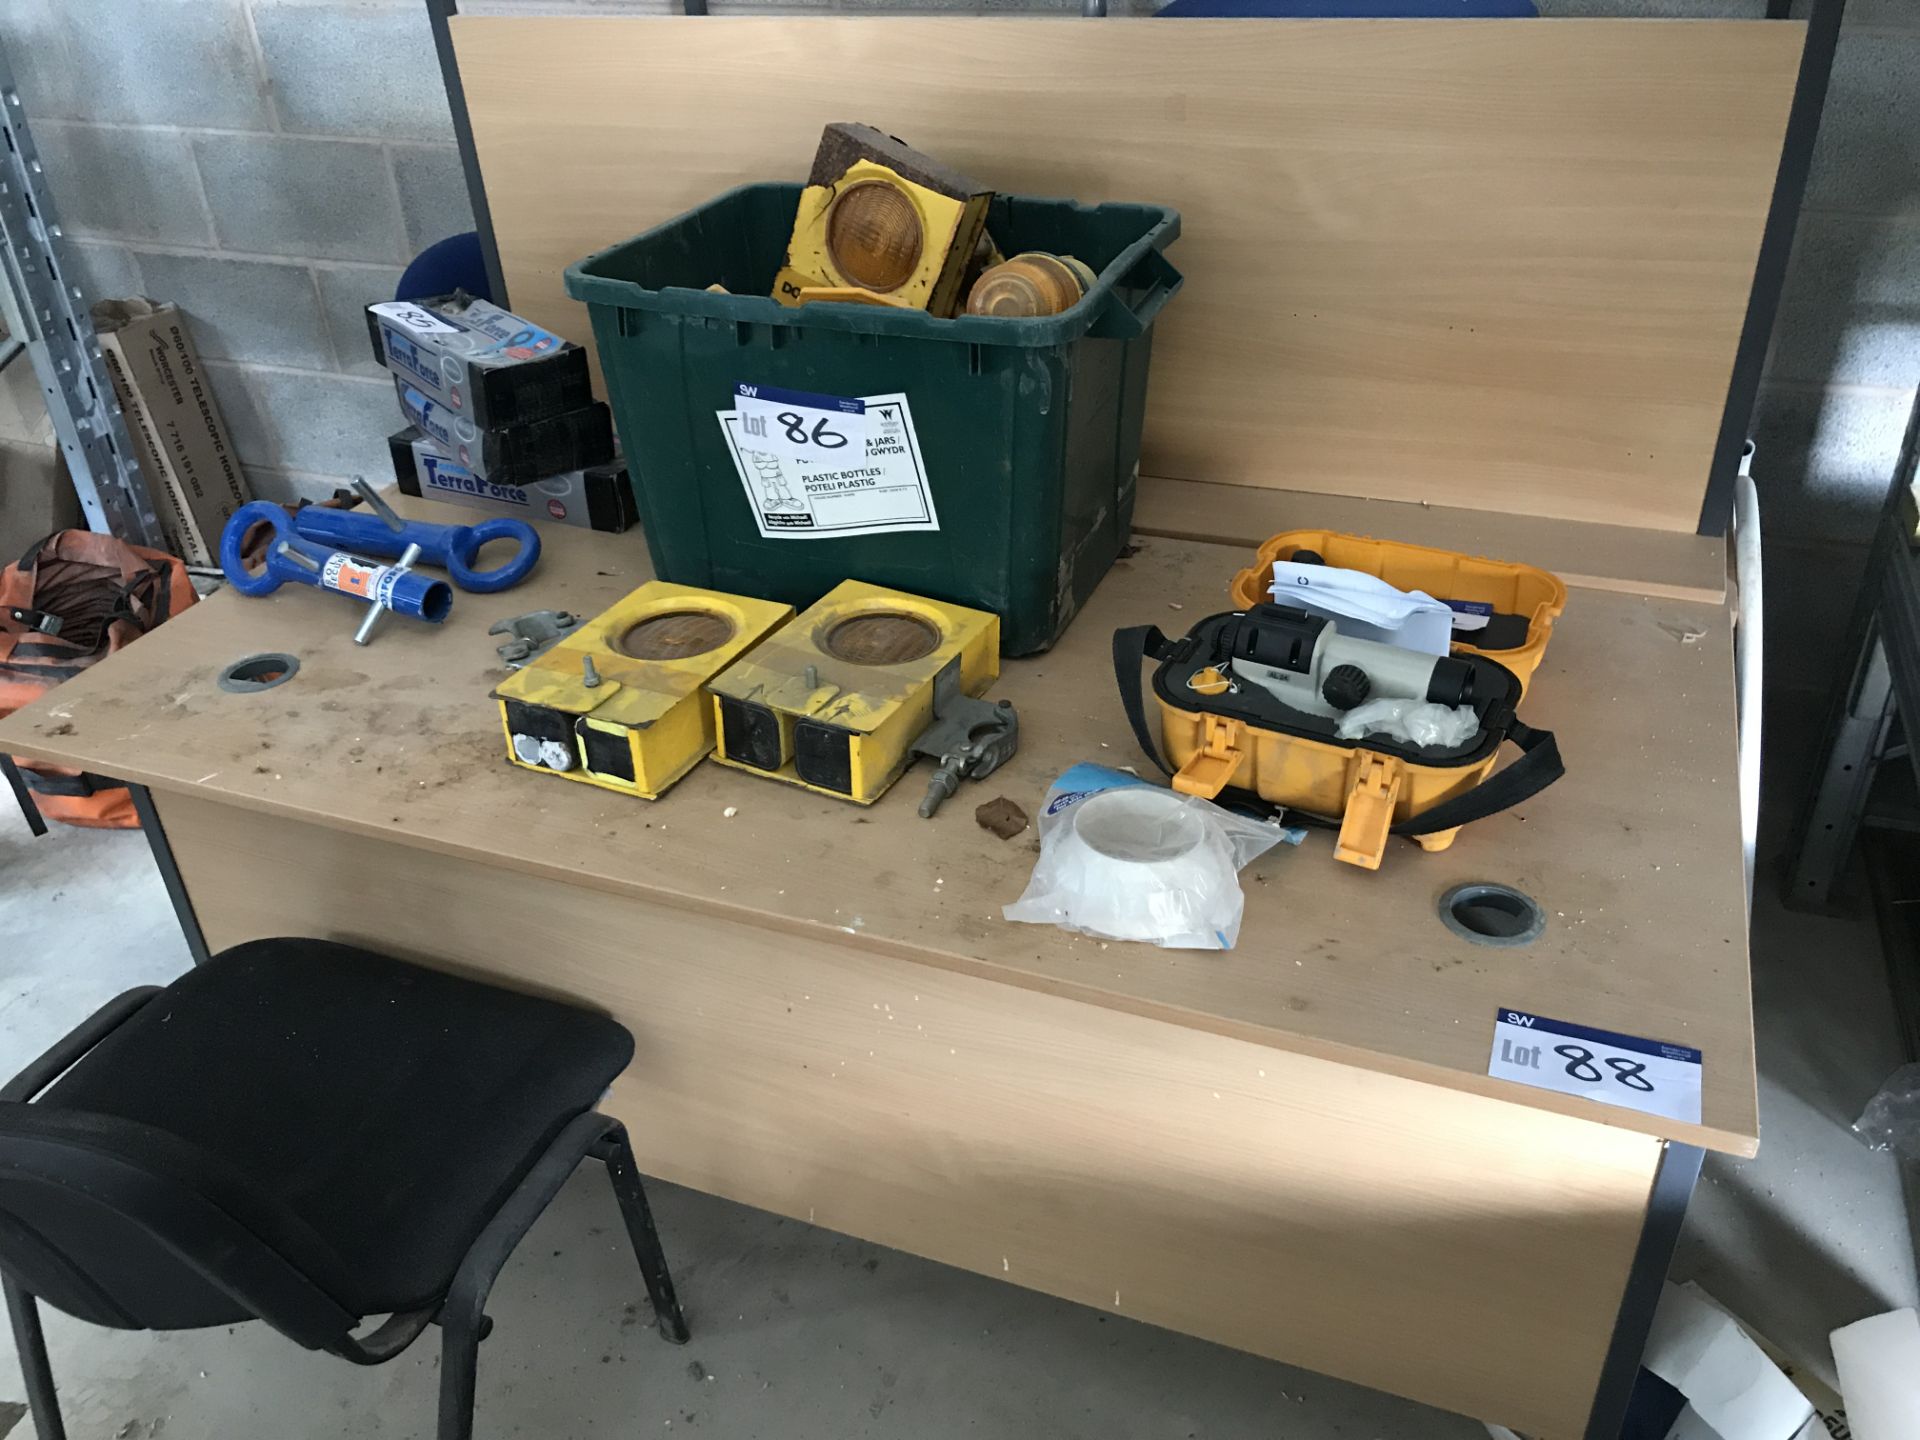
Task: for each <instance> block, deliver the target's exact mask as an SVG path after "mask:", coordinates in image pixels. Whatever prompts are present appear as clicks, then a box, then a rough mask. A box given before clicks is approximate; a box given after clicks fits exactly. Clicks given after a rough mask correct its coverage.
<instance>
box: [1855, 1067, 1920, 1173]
mask: <svg viewBox="0 0 1920 1440" xmlns="http://www.w3.org/2000/svg"><path fill="white" fill-rule="evenodd" d="M1853 1133H1854V1134H1856V1135H1858V1136H1859V1137H1860V1138H1861V1139H1862V1140H1863V1141H1865V1142H1866V1144H1867V1146H1868V1148H1870V1149H1873V1150H1891V1151H1893V1152H1894V1153H1895V1154H1896V1155H1899V1156H1900V1157H1901V1158H1903V1159H1906V1160H1920V1065H1902V1066H1901V1067H1900V1068H1899V1069H1898V1070H1896V1071H1894V1072H1893V1074H1891V1075H1889V1076H1888V1077H1887V1083H1886V1084H1884V1085H1882V1086H1881V1087H1880V1089H1879V1092H1878V1093H1877V1094H1875V1095H1874V1097H1873V1098H1872V1099H1871V1100H1869V1101H1867V1108H1866V1109H1864V1110H1862V1111H1861V1112H1860V1118H1859V1119H1858V1120H1856V1121H1854V1122H1853Z"/></svg>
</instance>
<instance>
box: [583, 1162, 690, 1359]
mask: <svg viewBox="0 0 1920 1440" xmlns="http://www.w3.org/2000/svg"><path fill="white" fill-rule="evenodd" d="M593 1148H594V1153H595V1154H596V1155H598V1156H599V1157H600V1158H601V1159H602V1160H603V1161H605V1162H606V1166H607V1175H608V1176H609V1177H610V1178H611V1179H612V1181H613V1193H614V1195H615V1196H616V1197H617V1198H618V1199H619V1201H620V1215H621V1218H622V1219H624V1220H625V1221H626V1222H627V1237H628V1238H629V1239H630V1240H632V1241H633V1253H634V1255H635V1256H636V1257H638V1259H639V1261H640V1276H641V1278H642V1279H643V1280H645V1281H646V1282H647V1298H648V1299H650V1300H652V1301H653V1321H654V1324H655V1325H657V1326H658V1327H659V1330H660V1337H661V1338H662V1339H663V1340H670V1341H672V1342H673V1343H674V1344H675V1345H684V1344H686V1343H687V1338H688V1331H687V1317H686V1316H685V1315H683V1314H681V1312H680V1301H679V1298H678V1297H677V1296H676V1295H675V1294H674V1293H673V1276H672V1274H671V1273H669V1271H668V1270H667V1257H666V1255H665V1254H664V1253H663V1252H662V1251H661V1249H660V1235H659V1232H657V1231H656V1230H655V1229H654V1228H653V1211H652V1209H651V1208H649V1206H648V1205H647V1192H646V1189H645V1188H644V1187H643V1186H642V1185H641V1183H640V1167H639V1166H638V1165H637V1164H635V1163H634V1158H633V1146H632V1145H631V1144H630V1143H628V1140H627V1131H626V1127H625V1126H624V1125H615V1126H614V1127H613V1128H612V1129H610V1130H609V1131H608V1132H607V1133H606V1134H605V1135H603V1136H601V1138H600V1140H599V1142H598V1143H597V1144H595V1146H594V1147H593Z"/></svg>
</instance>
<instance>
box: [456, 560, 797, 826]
mask: <svg viewBox="0 0 1920 1440" xmlns="http://www.w3.org/2000/svg"><path fill="white" fill-rule="evenodd" d="M792 615H793V607H792V606H791V605H778V604H775V603H773V602H772V601H768V600H751V599H747V598H745V597H743V596H739V595H728V594H725V593H723V592H721V591H718V590H701V589H697V588H695V587H693V586H690V585H673V584H669V583H668V582H667V581H665V580H649V581H648V582H647V583H646V584H644V585H642V586H641V587H640V588H639V589H637V590H635V591H633V592H632V593H631V594H630V595H628V596H626V598H625V599H623V600H621V601H619V602H618V603H617V604H614V605H612V606H610V607H609V608H607V609H606V610H603V611H602V612H601V613H600V614H598V615H596V616H594V618H593V619H591V620H589V621H587V622H586V623H585V624H583V625H581V626H580V627H579V628H578V629H576V630H574V631H573V633H572V634H570V635H568V636H567V638H566V639H564V640H562V641H561V642H560V643H559V644H557V645H554V646H552V647H551V648H549V649H548V650H547V651H545V652H544V653H543V654H541V655H539V656H537V657H535V658H534V659H533V660H531V661H529V662H528V663H527V664H526V665H525V666H524V667H523V668H521V669H520V670H518V671H516V672H514V674H512V675H511V676H509V677H508V678H507V679H506V680H505V681H503V682H502V683H501V684H500V686H499V688H498V689H496V690H495V691H494V692H493V695H494V698H495V699H496V700H498V701H499V703H500V726H501V730H502V732H503V733H504V735H505V736H506V742H507V759H508V760H509V761H511V762H512V763H513V764H515V765H518V766H519V767H520V768H521V769H523V770H537V771H540V772H542V773H545V774H549V775H559V776H560V777H562V778H563V779H567V780H579V781H583V782H585V783H586V784H589V785H598V786H600V787H601V788H602V789H605V790H616V791H618V792H620V793H621V794H623V795H638V796H640V797H641V798H642V799H645V800H657V799H659V798H660V796H661V794H662V793H664V792H665V791H666V789H667V787H668V786H670V785H672V784H673V783H674V782H675V781H676V780H678V779H679V778H680V777H681V776H683V775H685V774H686V773H687V772H688V771H689V770H691V769H692V768H693V767H694V766H695V765H697V764H699V763H700V760H701V757H703V756H704V755H706V753H707V752H708V751H709V750H711V749H712V748H713V740H714V730H713V711H712V708H711V706H709V704H708V703H707V697H706V695H705V693H704V692H703V691H702V689H701V687H702V686H703V685H704V684H705V683H706V682H707V681H708V680H709V679H710V678H712V677H713V676H714V675H716V674H718V673H719V672H720V671H721V670H723V669H725V668H726V667H727V666H728V665H730V664H731V663H733V662H734V661H735V660H737V659H739V657H740V656H742V655H743V654H745V653H746V652H747V651H749V650H751V649H752V648H753V647H754V646H755V645H757V644H759V643H760V642H761V641H762V640H764V639H765V638H766V637H767V636H768V635H770V634H771V633H773V632H774V631H775V630H777V629H778V628H779V627H780V626H781V625H782V624H784V623H785V622H786V621H787V620H788V619H789V618H790V617H791V616H792Z"/></svg>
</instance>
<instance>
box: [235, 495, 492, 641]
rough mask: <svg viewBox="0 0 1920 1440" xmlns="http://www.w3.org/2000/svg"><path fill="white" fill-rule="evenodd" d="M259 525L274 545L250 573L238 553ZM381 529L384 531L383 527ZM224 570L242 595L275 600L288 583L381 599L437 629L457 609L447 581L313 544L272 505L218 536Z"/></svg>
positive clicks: (244, 511)
mask: <svg viewBox="0 0 1920 1440" xmlns="http://www.w3.org/2000/svg"><path fill="white" fill-rule="evenodd" d="M310 508H311V507H310ZM335 513H337V512H335ZM509 523H518V522H509ZM256 525H266V526H268V527H270V528H271V529H272V531H273V540H272V541H271V542H270V543H269V544H268V546H267V563H266V564H265V565H264V566H263V567H262V568H261V569H259V570H258V571H250V570H248V569H247V562H246V561H245V559H244V558H242V556H241V553H240V552H241V549H242V547H243V546H244V545H245V543H246V538H247V532H248V531H250V530H252V529H253V527H254V526H256ZM380 528H381V529H383V530H385V529H386V527H385V526H384V525H382V526H381V527H380ZM475 528H478V527H475ZM388 533H389V534H391V533H393V532H391V531H388ZM396 553H398V552H396ZM220 569H221V572H222V573H223V574H225V575H226V577H227V583H228V584H229V585H231V586H233V588H234V589H236V590H238V591H239V592H240V593H241V594H242V595H253V596H261V595H271V594H272V593H273V592H274V591H276V590H278V589H279V588H280V587H281V586H282V585H285V584H287V583H289V582H292V583H293V584H296V585H312V586H314V587H315V588H316V589H320V590H336V591H338V592H339V593H340V594H342V595H348V596H351V597H353V598H354V599H356V600H363V601H366V602H368V603H372V602H373V601H374V600H376V599H377V600H378V601H379V602H380V603H381V604H383V605H385V606H386V607H387V608H388V609H390V610H393V611H395V612H396V613H398V614H401V615H410V616H412V617H413V618H414V619H416V620H425V621H427V622H428V623H429V624H433V625H437V624H439V623H440V622H441V621H442V620H445V619H446V618H447V615H448V613H449V612H450V611H451V610H452V609H453V591H452V590H450V589H449V588H447V582H446V581H444V580H436V579H434V578H433V577H432V576H429V575H421V574H417V573H415V572H414V571H411V570H396V569H394V567H393V566H391V565H375V564H371V563H369V562H367V561H365V560H361V559H358V558H356V557H355V556H353V555H349V554H345V553H344V552H343V551H341V550H340V549H338V548H336V547H334V546H332V545H317V544H314V543H312V542H311V541H309V540H307V539H304V538H302V537H301V536H300V535H299V534H298V533H296V530H295V523H294V521H293V519H292V517H290V516H289V515H288V514H287V509H286V506H284V505H275V504H273V503H272V502H271V501H268V500H254V501H251V502H249V503H248V504H245V505H242V506H241V507H240V508H239V509H238V510H236V511H234V512H233V516H232V518H231V519H229V520H228V521H227V528H226V529H225V530H224V531H222V532H221V535H220Z"/></svg>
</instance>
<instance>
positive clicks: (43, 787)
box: [18, 765, 126, 800]
mask: <svg viewBox="0 0 1920 1440" xmlns="http://www.w3.org/2000/svg"><path fill="white" fill-rule="evenodd" d="M18 768H19V771H20V783H21V784H23V785H25V786H26V787H27V789H29V790H32V791H34V792H35V793H36V794H39V795H57V796H61V797H63V798H65V799H71V800H81V799H85V798H86V797H87V796H89V795H98V794H99V793H100V792H101V791H103V790H124V789H125V788H126V786H125V785H124V784H123V783H122V782H121V781H119V780H109V779H107V777H106V776H104V775H94V774H90V773H88V772H86V771H82V772H81V773H80V774H78V775H47V774H43V773H42V772H41V771H38V770H35V769H33V768H32V767H31V766H30V765H21V766H19V767H18Z"/></svg>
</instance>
